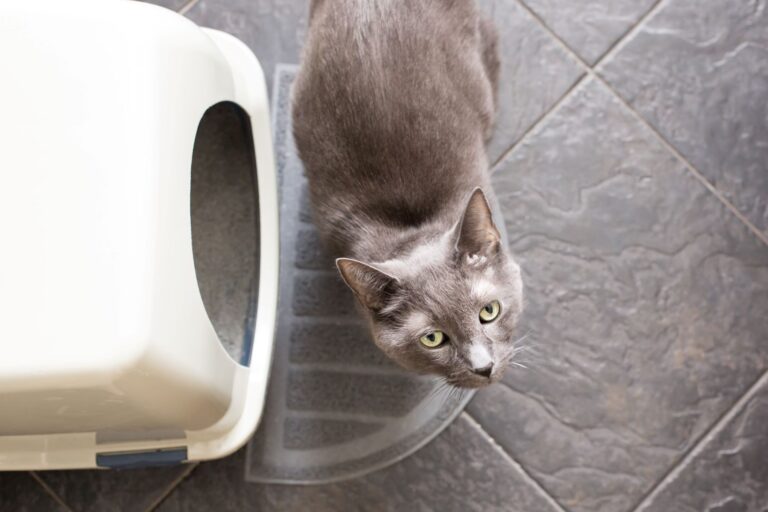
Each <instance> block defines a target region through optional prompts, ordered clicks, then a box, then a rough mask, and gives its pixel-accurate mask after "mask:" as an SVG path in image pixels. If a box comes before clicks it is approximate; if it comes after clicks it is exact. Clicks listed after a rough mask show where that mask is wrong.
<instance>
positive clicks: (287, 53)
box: [187, 0, 309, 91]
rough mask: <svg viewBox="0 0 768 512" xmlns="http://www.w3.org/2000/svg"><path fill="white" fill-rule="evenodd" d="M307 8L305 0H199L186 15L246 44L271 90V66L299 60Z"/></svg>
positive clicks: (199, 23) (305, 26)
mask: <svg viewBox="0 0 768 512" xmlns="http://www.w3.org/2000/svg"><path fill="white" fill-rule="evenodd" d="M308 8H309V2H308V1H306V0H200V2H199V3H198V4H197V5H195V6H194V7H193V8H192V9H190V11H189V12H188V13H187V17H189V18H190V19H191V20H192V21H194V22H195V23H197V24H198V25H201V26H203V27H210V28H215V29H218V30H223V31H224V32H228V33H230V34H232V35H234V36H236V37H238V38H239V39H241V40H242V41H243V42H244V43H245V44H247V45H248V46H249V47H250V49H251V50H252V51H253V53H254V54H256V57H257V58H258V59H259V63H260V64H261V67H262V69H263V70H264V76H265V78H266V80H267V87H268V88H269V90H270V91H271V90H272V78H273V76H274V72H275V66H276V65H277V64H278V63H286V64H295V63H298V62H299V56H300V53H301V48H302V45H303V43H304V35H305V33H306V28H307V15H308Z"/></svg>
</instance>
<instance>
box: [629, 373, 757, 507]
mask: <svg viewBox="0 0 768 512" xmlns="http://www.w3.org/2000/svg"><path fill="white" fill-rule="evenodd" d="M767 386H768V370H765V371H764V372H763V373H762V374H761V375H760V376H759V377H758V378H757V379H756V380H755V382H753V383H752V384H751V385H750V386H749V388H747V390H746V391H745V392H744V394H742V395H741V397H740V398H739V399H738V400H736V402H734V403H733V404H732V405H731V406H730V407H728V408H727V409H726V410H725V411H724V412H723V413H722V415H721V416H720V417H719V418H718V419H717V421H715V422H714V423H713V424H712V425H710V427H709V428H708V429H706V430H705V431H704V432H703V433H702V434H701V435H700V436H699V438H698V439H697V440H696V441H695V442H694V443H693V444H692V445H691V447H690V448H688V450H686V452H685V453H684V455H683V456H682V457H681V458H680V460H679V461H677V462H676V463H675V464H673V465H672V466H671V467H670V468H669V470H668V471H667V472H666V473H664V475H662V477H661V478H659V479H658V480H657V481H656V482H655V483H654V484H653V486H651V488H650V489H648V492H646V493H645V494H644V495H643V496H642V497H641V498H640V500H639V501H638V502H637V504H636V505H635V506H634V507H632V508H631V509H629V512H638V511H639V510H641V509H642V508H643V507H645V506H646V505H648V504H649V503H651V502H652V501H653V499H654V498H656V496H658V494H659V493H660V492H661V490H662V489H664V485H665V484H666V483H669V482H671V481H674V480H675V479H676V478H677V477H678V476H680V474H681V473H682V472H683V470H685V469H686V468H687V467H688V465H689V464H690V463H691V461H692V460H693V459H694V458H696V457H698V456H699V455H700V454H701V453H702V452H703V451H704V449H705V448H706V447H707V446H709V444H710V443H711V442H712V441H713V440H714V439H715V437H717V436H718V435H719V434H720V433H721V432H722V431H723V430H724V429H725V427H727V426H728V425H729V424H730V423H731V422H732V421H733V419H734V418H735V417H736V416H737V415H738V414H739V413H741V412H742V411H743V410H744V408H745V407H746V405H747V402H749V401H750V400H751V399H752V398H754V396H755V395H756V394H757V393H758V391H760V390H761V389H763V388H765V387H767Z"/></svg>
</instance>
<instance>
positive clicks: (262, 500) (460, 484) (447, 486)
mask: <svg viewBox="0 0 768 512" xmlns="http://www.w3.org/2000/svg"><path fill="white" fill-rule="evenodd" d="M244 459H245V455H244V453H243V451H240V452H238V453H237V454H236V455H235V456H233V457H230V458H228V459H225V460H222V461H217V462H211V463H205V464H202V465H201V466H200V467H198V468H197V469H196V470H195V472H194V473H193V474H192V475H191V476H190V478H189V479H187V480H185V481H184V483H182V484H181V485H180V486H179V488H178V489H177V490H176V491H175V492H174V493H173V494H171V495H170V496H169V497H168V498H167V499H166V500H165V502H163V504H162V505H161V506H160V507H159V509H158V510H159V512H173V511H196V510H200V511H204V510H205V511H208V510H217V511H242V510H259V511H262V512H267V511H280V512H292V511H304V510H307V511H308V510H311V511H313V512H354V511H361V512H362V511H364V512H377V511H395V510H408V511H422V510H424V511H426V510H441V511H445V512H454V511H456V512H465V511H473V510H478V511H479V510H482V511H491V510H498V511H502V510H503V511H506V512H514V511H520V512H531V511H536V512H547V511H554V510H556V509H554V508H553V506H552V505H551V504H550V503H549V502H548V501H547V500H546V499H545V498H543V497H542V496H541V495H540V494H539V493H538V492H537V491H536V489H535V488H534V487H532V485H531V484H529V483H528V481H526V480H525V478H524V477H523V475H521V473H520V472H519V470H518V469H517V468H516V467H515V466H513V465H511V464H510V463H509V462H508V460H507V459H506V458H505V457H504V456H503V455H502V454H501V453H500V452H499V451H498V450H497V448H496V447H494V446H493V445H492V444H491V443H490V442H489V441H488V440H487V438H486V437H485V436H484V435H483V434H482V433H480V432H479V431H478V430H477V428H476V426H475V425H474V424H473V423H472V422H471V420H468V419H466V418H465V417H459V419H457V420H456V422H454V423H453V424H452V425H451V426H450V427H448V428H447V429H446V430H445V432H443V433H442V434H441V435H440V436H439V437H437V438H436V439H435V440H434V441H432V442H431V443H430V444H428V445H427V446H426V447H424V448H422V449H421V450H420V451H418V452H416V453H415V454H414V455H411V456H410V457H408V458H406V459H405V460H403V461H401V462H399V463H397V464H395V465H394V466H390V467H388V468H386V469H383V470H379V471H376V472H374V473H371V474H369V475H366V476H364V477H361V478H358V479H355V480H350V481H346V482H341V483H335V484H326V485H314V486H287V485H262V484H248V483H246V482H244V481H243V466H244V463H245V460H244Z"/></svg>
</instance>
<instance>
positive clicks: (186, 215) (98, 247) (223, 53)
mask: <svg viewBox="0 0 768 512" xmlns="http://www.w3.org/2000/svg"><path fill="white" fill-rule="evenodd" d="M0 62H1V63H2V80H0V469H4V470H19V469H56V468H88V467H126V466H134V465H154V464H163V463H177V462H182V461H186V460H201V459H210V458H216V457H221V456H224V455H227V454H229V453H231V452H233V451H234V450H236V449H237V448H238V447H240V446H241V445H242V444H243V443H245V442H246V441H247V439H248V438H249V437H250V435H251V434H252V432H253V431H254V429H255V428H256V425H257V423H258V421H259V418H260V415H261V411H262V405H263V402H264V398H265V393H266V384H267V377H268V371H269V364H270V358H271V352H272V343H273V331H274V324H275V314H276V311H275V308H276V302H277V274H278V273H277V269H278V219H277V190H276V180H275V174H274V163H273V156H272V146H271V139H270V123H269V114H268V109H267V105H268V100H267V92H266V87H265V83H264V77H263V74H262V72H261V69H260V67H259V64H258V62H257V60H256V58H255V57H254V55H253V54H252V53H251V52H250V50H248V48H247V47H246V46H245V45H244V44H242V43H241V42H240V41H238V40H237V39H235V38H233V37H232V36H229V35H227V34H224V33H221V32H217V31H214V30H207V29H201V28H199V27H197V26H196V25H195V24H193V23H192V22H190V21H189V20H187V19H185V18H183V17H182V16H179V15H177V14H175V13H173V12H171V11H169V10H166V9H163V8H160V7H157V6H153V5H147V4H143V3H139V2H133V1H128V0H91V1H88V0H67V1H61V0H34V1H32V0H19V1H3V2H2V3H0ZM222 102H231V103H234V104H236V105H238V106H239V108H242V110H243V111H244V113H245V114H246V115H245V116H244V117H245V119H247V120H249V122H250V127H251V133H252V137H253V147H254V148H255V162H256V166H257V171H256V172H257V185H258V214H259V215H258V217H259V219H260V220H259V223H260V226H259V227H260V241H259V245H260V251H259V252H260V261H259V284H258V292H257V296H258V303H257V304H258V306H257V310H256V317H255V318H256V320H255V326H254V328H253V333H252V340H251V341H252V343H250V345H251V347H250V357H246V358H245V359H244V361H243V362H238V361H236V360H235V359H233V358H232V357H231V356H230V355H229V354H228V353H227V351H226V350H225V349H224V348H223V346H222V344H221V342H220V340H219V339H218V337H217V335H216V333H215V331H214V328H213V326H212V324H211V321H210V320H209V318H208V316H207V314H206V310H205V307H204V305H203V301H202V299H201V295H200V292H199V289H198V284H197V280H196V275H195V263H194V261H193V255H192V242H191V223H190V168H191V161H192V153H193V146H194V143H195V136H196V132H197V129H198V125H199V123H200V120H201V119H202V117H203V115H204V113H205V112H206V111H207V110H208V109H209V108H211V107H212V106H214V105H218V104H222ZM243 363H244V364H243Z"/></svg>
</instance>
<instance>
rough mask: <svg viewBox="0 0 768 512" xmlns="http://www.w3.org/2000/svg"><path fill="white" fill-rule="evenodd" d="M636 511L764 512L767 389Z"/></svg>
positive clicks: (766, 503)
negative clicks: (703, 511)
mask: <svg viewBox="0 0 768 512" xmlns="http://www.w3.org/2000/svg"><path fill="white" fill-rule="evenodd" d="M639 510H640V511H642V512H667V511H669V510H674V511H675V512H700V511H702V510H705V511H707V512H749V511H754V512H766V510H768V386H766V385H763V386H762V387H761V389H760V390H759V391H758V393H757V394H756V395H754V396H753V397H752V398H751V399H750V400H749V401H748V402H747V403H746V405H745V407H744V409H742V410H741V411H740V412H739V413H738V415H736V416H735V417H734V418H733V420H731V421H730V423H728V424H727V425H726V426H725V428H724V429H723V430H722V431H721V432H719V433H718V434H717V435H716V436H714V438H713V439H712V440H711V441H710V442H709V443H708V444H706V446H705V447H704V449H703V450H702V451H700V452H699V453H698V454H697V455H696V456H695V457H693V458H692V459H691V460H690V462H689V463H688V464H686V465H685V466H684V467H683V468H682V470H681V471H680V472H678V473H676V474H675V475H674V476H673V478H672V479H671V480H670V481H669V482H666V483H665V485H664V486H663V487H662V488H661V490H660V491H659V492H658V493H656V494H655V495H654V496H653V498H652V499H651V500H650V501H649V502H648V503H647V504H646V505H645V506H643V507H641V508H640V509H639Z"/></svg>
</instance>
